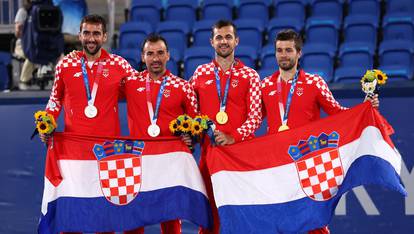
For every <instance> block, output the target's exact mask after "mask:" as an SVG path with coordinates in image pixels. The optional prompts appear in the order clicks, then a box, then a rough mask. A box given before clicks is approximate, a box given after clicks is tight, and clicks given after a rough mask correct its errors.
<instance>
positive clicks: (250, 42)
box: [234, 19, 264, 53]
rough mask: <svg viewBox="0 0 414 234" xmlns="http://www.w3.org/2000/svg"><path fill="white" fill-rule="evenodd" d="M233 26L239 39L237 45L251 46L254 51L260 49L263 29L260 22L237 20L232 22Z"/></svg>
mask: <svg viewBox="0 0 414 234" xmlns="http://www.w3.org/2000/svg"><path fill="white" fill-rule="evenodd" d="M234 24H235V25H236V27H237V35H238V36H239V38H240V41H239V45H243V46H251V47H253V48H254V49H255V50H256V51H258V50H260V48H262V43H263V31H264V28H263V24H262V22H261V21H260V20H255V19H238V20H235V21H234ZM256 53H257V52H256Z"/></svg>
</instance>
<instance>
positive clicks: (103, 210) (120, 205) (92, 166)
mask: <svg viewBox="0 0 414 234" xmlns="http://www.w3.org/2000/svg"><path fill="white" fill-rule="evenodd" d="M174 219H186V220H189V221H191V222H193V223H194V224H196V225H199V226H203V227H209V226H210V225H211V211H210V209H209V203H208V199H207V196H206V192H205V187H204V183H203V180H202V178H201V175H200V172H199V169H198V167H197V164H196V162H195V160H194V158H193V156H192V154H191V153H190V152H189V150H188V148H187V147H186V146H185V145H184V144H183V143H182V141H180V140H178V139H176V138H174V139H173V138H163V139H162V140H152V139H151V140H148V141H140V140H134V139H128V138H123V137H119V138H112V137H92V136H82V135H74V134H68V133H56V134H54V137H53V139H52V142H51V144H49V147H48V155H47V159H46V172H45V187H44V193H43V201H42V216H41V219H40V223H39V227H38V232H39V233H50V234H52V233H53V234H56V233H59V232H63V231H64V232H104V231H126V230H132V229H135V228H137V227H141V226H147V225H151V224H156V223H160V222H163V221H167V220H174Z"/></svg>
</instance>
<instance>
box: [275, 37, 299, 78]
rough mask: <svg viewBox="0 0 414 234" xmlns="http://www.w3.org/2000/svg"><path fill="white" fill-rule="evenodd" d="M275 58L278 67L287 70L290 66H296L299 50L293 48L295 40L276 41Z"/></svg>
mask: <svg viewBox="0 0 414 234" xmlns="http://www.w3.org/2000/svg"><path fill="white" fill-rule="evenodd" d="M275 46H276V60H277V63H278V64H279V67H280V69H282V70H284V71H289V70H291V69H292V68H296V67H297V65H298V61H299V58H300V56H301V55H302V52H301V51H297V49H296V48H295V42H294V41H293V40H291V41H276V45H275Z"/></svg>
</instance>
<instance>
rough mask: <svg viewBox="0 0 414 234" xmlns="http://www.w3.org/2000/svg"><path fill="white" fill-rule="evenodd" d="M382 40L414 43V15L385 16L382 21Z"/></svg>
mask: <svg viewBox="0 0 414 234" xmlns="http://www.w3.org/2000/svg"><path fill="white" fill-rule="evenodd" d="M382 28H383V40H384V41H387V40H409V41H414V15H407V14H391V15H385V16H384V19H383V21H382Z"/></svg>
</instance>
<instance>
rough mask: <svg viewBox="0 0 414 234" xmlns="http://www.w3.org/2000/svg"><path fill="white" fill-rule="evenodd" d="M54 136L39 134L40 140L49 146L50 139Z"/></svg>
mask: <svg viewBox="0 0 414 234" xmlns="http://www.w3.org/2000/svg"><path fill="white" fill-rule="evenodd" d="M52 134H53V133H52ZM52 134H42V133H39V137H40V140H41V141H42V142H43V143H45V144H47V142H48V141H49V138H50V137H51V136H52Z"/></svg>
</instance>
